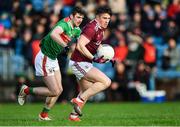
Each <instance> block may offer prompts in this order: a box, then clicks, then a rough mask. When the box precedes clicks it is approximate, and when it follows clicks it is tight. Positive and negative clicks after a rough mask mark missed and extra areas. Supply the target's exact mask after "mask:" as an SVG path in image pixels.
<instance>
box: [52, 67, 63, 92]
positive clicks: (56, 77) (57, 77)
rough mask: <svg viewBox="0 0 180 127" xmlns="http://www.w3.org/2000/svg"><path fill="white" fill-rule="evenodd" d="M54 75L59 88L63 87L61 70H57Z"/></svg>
mask: <svg viewBox="0 0 180 127" xmlns="http://www.w3.org/2000/svg"><path fill="white" fill-rule="evenodd" d="M54 76H55V79H56V82H57V84H58V87H59V89H62V77H61V72H60V70H57V71H55V72H54Z"/></svg>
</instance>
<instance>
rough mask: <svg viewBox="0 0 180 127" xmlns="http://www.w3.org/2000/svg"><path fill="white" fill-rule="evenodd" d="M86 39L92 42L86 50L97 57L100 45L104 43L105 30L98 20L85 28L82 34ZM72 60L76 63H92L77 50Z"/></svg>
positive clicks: (87, 45)
mask: <svg viewBox="0 0 180 127" xmlns="http://www.w3.org/2000/svg"><path fill="white" fill-rule="evenodd" d="M81 34H83V35H84V36H85V37H86V38H88V39H89V40H90V42H89V43H88V44H86V48H87V49H88V50H89V52H90V53H91V54H92V55H95V54H96V52H97V49H98V47H99V45H100V44H101V42H102V39H103V35H104V29H103V28H101V27H100V26H99V24H98V22H97V21H96V20H92V21H91V22H89V23H88V24H86V26H85V27H84V28H83V30H82V33H81ZM71 60H73V61H76V62H82V61H86V62H92V60H90V59H89V58H87V57H86V56H84V55H83V54H81V53H80V52H79V51H78V50H77V49H75V51H74V52H73V54H72V56H71Z"/></svg>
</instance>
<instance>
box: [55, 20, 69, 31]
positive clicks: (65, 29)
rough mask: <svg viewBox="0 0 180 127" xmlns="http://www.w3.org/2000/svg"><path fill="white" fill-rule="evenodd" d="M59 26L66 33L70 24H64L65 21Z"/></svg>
mask: <svg viewBox="0 0 180 127" xmlns="http://www.w3.org/2000/svg"><path fill="white" fill-rule="evenodd" d="M57 26H60V27H61V28H62V29H63V31H64V32H66V31H67V30H68V24H67V22H64V21H60V22H59V23H58V24H57Z"/></svg>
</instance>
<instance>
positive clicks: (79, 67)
mask: <svg viewBox="0 0 180 127" xmlns="http://www.w3.org/2000/svg"><path fill="white" fill-rule="evenodd" d="M69 67H70V69H72V72H73V74H74V75H76V78H77V79H78V80H80V79H81V78H82V77H84V76H85V75H86V73H87V72H88V71H89V70H91V68H93V65H92V63H89V62H75V61H72V60H70V61H69Z"/></svg>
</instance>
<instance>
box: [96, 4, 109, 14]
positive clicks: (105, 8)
mask: <svg viewBox="0 0 180 127" xmlns="http://www.w3.org/2000/svg"><path fill="white" fill-rule="evenodd" d="M103 13H108V14H109V15H110V16H111V15H112V11H111V9H110V7H109V6H106V5H105V6H100V7H98V8H97V10H96V15H99V14H103Z"/></svg>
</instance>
